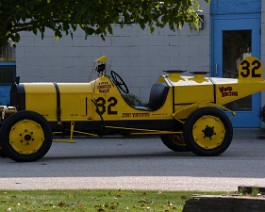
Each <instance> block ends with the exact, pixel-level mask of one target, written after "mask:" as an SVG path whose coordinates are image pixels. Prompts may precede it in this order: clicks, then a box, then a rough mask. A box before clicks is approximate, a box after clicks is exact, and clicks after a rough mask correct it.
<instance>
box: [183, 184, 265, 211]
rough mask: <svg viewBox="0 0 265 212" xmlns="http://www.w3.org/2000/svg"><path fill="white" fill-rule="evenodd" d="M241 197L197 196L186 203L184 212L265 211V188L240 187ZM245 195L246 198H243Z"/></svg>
mask: <svg viewBox="0 0 265 212" xmlns="http://www.w3.org/2000/svg"><path fill="white" fill-rule="evenodd" d="M238 192H239V193H240V195H235V196H233V195H232V196H226V195H195V196H192V198H191V199H189V200H187V201H186V202H185V205H184V207H183V212H195V211H203V212H211V211H212V212H223V211H226V212H230V211H231V212H232V211H233V212H252V211H253V212H254V211H255V212H259V211H260V212H261V211H264V209H265V197H264V196H263V195H262V194H264V193H265V188H258V187H244V186H240V187H238ZM242 195H244V196H242ZM249 195H258V196H249Z"/></svg>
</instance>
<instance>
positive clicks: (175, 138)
mask: <svg viewBox="0 0 265 212" xmlns="http://www.w3.org/2000/svg"><path fill="white" fill-rule="evenodd" d="M161 140H162V142H163V143H164V144H165V145H166V146H167V147H168V148H169V149H171V150H173V151H175V152H185V151H188V150H189V148H188V146H187V144H186V142H185V141H184V138H183V134H175V135H162V136H161Z"/></svg>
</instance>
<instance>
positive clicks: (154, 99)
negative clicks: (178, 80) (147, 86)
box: [135, 83, 169, 110]
mask: <svg viewBox="0 0 265 212" xmlns="http://www.w3.org/2000/svg"><path fill="white" fill-rule="evenodd" d="M168 91H169V87H168V86H167V85H166V84H165V83H155V84H154V85H153V86H152V88H151V91H150V96H149V102H148V104H147V106H146V107H143V106H135V108H136V109H139V110H158V109H159V108H161V107H162V106H163V104H164V103H165V101H166V99H167V94H168Z"/></svg>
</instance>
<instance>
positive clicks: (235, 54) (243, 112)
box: [212, 14, 261, 127]
mask: <svg viewBox="0 0 265 212" xmlns="http://www.w3.org/2000/svg"><path fill="white" fill-rule="evenodd" d="M260 26H261V23H260V15H255V14H251V15H223V16H222V15H219V16H213V18H212V27H213V31H212V32H213V38H212V41H213V42H212V48H213V50H212V52H213V60H212V67H213V68H212V76H217V77H228V78H230V77H232V78H237V65H238V62H239V61H240V60H241V59H243V58H244V57H246V56H249V55H252V56H255V57H257V58H260V45H261V41H260V40H261V38H260ZM226 106H227V108H229V109H231V110H233V111H235V112H236V113H237V116H236V117H235V118H233V119H232V124H233V127H261V120H260V116H259V113H260V108H261V95H260V93H258V94H254V95H252V96H249V97H246V98H244V99H242V100H238V101H235V102H233V103H231V104H228V105H226Z"/></svg>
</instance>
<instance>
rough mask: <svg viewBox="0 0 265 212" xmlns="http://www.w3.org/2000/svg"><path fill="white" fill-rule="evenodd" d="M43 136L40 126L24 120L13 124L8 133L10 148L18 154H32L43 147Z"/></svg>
mask: <svg viewBox="0 0 265 212" xmlns="http://www.w3.org/2000/svg"><path fill="white" fill-rule="evenodd" d="M44 139H45V136H44V132H43V129H42V127H41V125H40V124H39V123H37V122H35V121H33V120H28V119H24V120H21V121H19V122H17V123H16V124H14V125H13V126H12V128H11V130H10V133H9V142H10V145H11V147H12V148H13V149H14V150H15V151H17V152H19V153H20V154H25V155H26V154H33V153H35V152H37V151H38V150H39V149H40V148H41V146H42V145H43V142H44Z"/></svg>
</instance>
